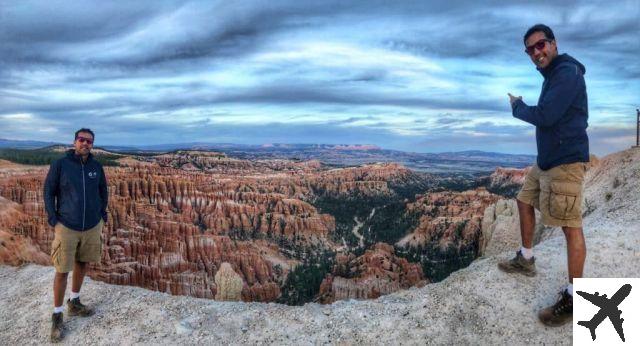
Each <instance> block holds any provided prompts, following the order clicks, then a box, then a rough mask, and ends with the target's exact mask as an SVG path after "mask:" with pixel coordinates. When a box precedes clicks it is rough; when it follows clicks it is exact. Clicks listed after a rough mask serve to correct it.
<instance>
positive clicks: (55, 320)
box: [51, 312, 64, 343]
mask: <svg viewBox="0 0 640 346" xmlns="http://www.w3.org/2000/svg"><path fill="white" fill-rule="evenodd" d="M62 329H63V323H62V312H58V313H57V314H53V315H51V342H53V343H57V342H60V341H62V338H63V337H64V335H63V334H62Z"/></svg>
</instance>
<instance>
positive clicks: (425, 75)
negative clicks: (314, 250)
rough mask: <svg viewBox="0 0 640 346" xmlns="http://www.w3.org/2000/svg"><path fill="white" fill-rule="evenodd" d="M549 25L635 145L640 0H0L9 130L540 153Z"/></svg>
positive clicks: (617, 132)
mask: <svg viewBox="0 0 640 346" xmlns="http://www.w3.org/2000/svg"><path fill="white" fill-rule="evenodd" d="M537 23H545V24H547V25H549V26H550V27H551V28H552V29H553V30H554V33H555V36H556V39H557V44H558V48H559V52H560V53H568V54H570V55H571V56H573V57H575V58H576V59H578V60H579V61H581V62H582V63H583V64H584V65H585V66H586V70H587V72H586V75H585V80H586V83H587V93H588V97H589V128H588V134H589V137H590V145H591V151H592V152H593V153H595V154H598V155H602V154H607V153H610V152H614V151H618V150H622V149H626V148H628V147H629V146H631V145H633V144H635V125H636V108H639V107H640V0H631V1H560V0H555V1H536V2H530V1H457V0H448V1H415V2H413V1H375V0H368V1H330V0H324V1H317V2H314V1H273V0H271V1H201V2H196V1H189V2H176V1H159V0H154V1H130V0H128V1H108V2H107V1H104V2H96V1H7V0H0V138H5V139H15V140H43V141H57V142H63V143H67V142H69V143H70V142H72V141H73V133H74V132H75V130H77V129H78V128H80V127H90V128H91V129H92V130H94V132H95V133H96V145H97V146H100V145H133V146H135V145H152V144H167V143H189V142H208V143H238V144H266V143H325V144H374V145H377V146H379V147H382V148H385V149H396V150H403V151H411V152H443V151H461V150H485V151H495V152H504V153H522V154H535V153H536V148H535V137H534V136H535V135H534V131H535V129H534V127H533V126H532V125H529V124H527V123H524V122H522V121H520V120H518V119H515V118H513V117H512V115H511V108H510V106H509V102H508V100H509V99H508V96H507V93H508V92H510V93H512V94H515V95H521V96H523V99H524V101H525V102H526V103H528V104H535V103H536V102H537V99H538V95H539V92H540V89H541V84H542V76H541V75H540V74H539V72H538V71H537V70H536V69H535V66H534V65H533V64H532V62H531V61H530V60H529V58H528V56H527V55H526V54H525V53H524V50H523V49H524V47H523V42H522V38H523V35H524V33H525V32H526V30H527V29H528V28H529V27H530V26H532V25H534V24H537Z"/></svg>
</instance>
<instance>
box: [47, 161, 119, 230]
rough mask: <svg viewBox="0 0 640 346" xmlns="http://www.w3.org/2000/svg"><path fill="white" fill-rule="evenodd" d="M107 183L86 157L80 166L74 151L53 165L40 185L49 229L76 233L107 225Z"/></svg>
mask: <svg viewBox="0 0 640 346" xmlns="http://www.w3.org/2000/svg"><path fill="white" fill-rule="evenodd" d="M108 197H109V193H108V190H107V179H106V177H105V175H104V170H103V169H102V165H101V164H100V163H99V162H98V161H96V160H95V159H94V158H93V155H92V154H89V158H88V159H87V162H85V163H82V159H81V157H80V156H77V155H75V150H69V151H67V154H66V155H65V156H64V157H63V158H61V159H59V160H57V161H55V162H53V163H52V164H51V166H50V167H49V173H48V174H47V178H46V180H45V182H44V206H45V209H46V210H47V215H48V222H49V225H51V226H55V225H56V223H57V222H60V223H62V224H63V225H65V226H66V227H67V228H70V229H72V230H76V231H86V230H88V229H91V228H93V227H95V226H96V225H97V224H98V222H100V219H101V218H102V219H103V220H104V221H105V222H106V221H107V201H108Z"/></svg>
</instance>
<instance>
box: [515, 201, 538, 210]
mask: <svg viewBox="0 0 640 346" xmlns="http://www.w3.org/2000/svg"><path fill="white" fill-rule="evenodd" d="M516 201H517V203H518V211H519V212H520V213H528V214H533V213H534V211H533V206H532V205H530V204H527V203H525V202H523V201H521V200H519V199H517V200H516Z"/></svg>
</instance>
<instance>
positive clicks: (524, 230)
mask: <svg viewBox="0 0 640 346" xmlns="http://www.w3.org/2000/svg"><path fill="white" fill-rule="evenodd" d="M518 214H520V236H521V237H522V246H523V247H525V248H527V249H531V248H533V232H534V229H535V226H536V213H535V210H534V209H533V206H531V205H529V204H527V203H524V202H521V201H520V200H518Z"/></svg>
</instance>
